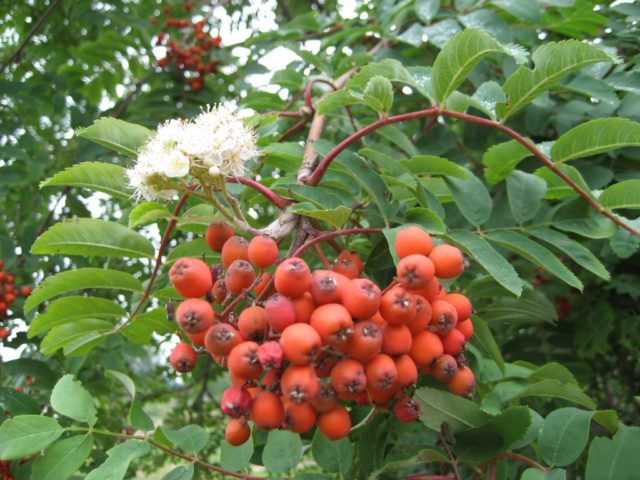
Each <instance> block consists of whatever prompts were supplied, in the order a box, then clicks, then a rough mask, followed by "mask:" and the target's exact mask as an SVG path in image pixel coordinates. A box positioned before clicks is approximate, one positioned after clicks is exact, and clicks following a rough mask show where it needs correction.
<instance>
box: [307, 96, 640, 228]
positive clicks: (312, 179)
mask: <svg viewBox="0 0 640 480" xmlns="http://www.w3.org/2000/svg"><path fill="white" fill-rule="evenodd" d="M438 116H443V117H450V118H456V119H458V120H464V121H467V122H471V123H477V124H479V125H484V126H487V127H490V128H493V129H495V130H499V131H500V132H502V133H504V134H505V135H508V136H510V137H511V138H513V139H514V140H515V141H517V142H518V143H520V144H521V145H522V146H523V147H525V148H526V149H527V150H529V151H530V152H531V153H532V154H533V155H534V156H535V157H536V158H537V159H538V160H540V162H541V163H542V164H544V165H545V166H546V167H547V168H548V169H549V170H551V171H552V172H553V173H554V174H555V175H557V176H558V177H560V178H561V179H562V181H564V182H565V183H566V184H567V185H569V186H570V187H571V188H572V189H573V190H574V191H575V192H576V193H577V194H578V195H580V196H581V197H582V198H583V199H584V200H585V201H586V202H587V203H588V204H589V205H590V206H591V207H592V208H593V209H594V210H596V211H597V212H598V213H600V214H601V215H604V216H605V217H607V218H608V219H610V220H611V221H612V222H614V223H615V224H617V225H619V226H620V227H622V228H624V229H625V230H627V231H629V232H631V233H633V234H634V235H636V236H638V237H640V231H638V230H636V229H634V228H633V227H631V226H629V225H627V224H626V223H624V222H623V221H621V220H620V219H619V218H618V217H617V216H616V215H614V214H613V213H611V212H609V211H608V210H607V209H606V208H605V207H604V206H603V205H602V204H600V203H599V202H598V201H597V200H595V199H594V198H593V197H592V196H591V195H590V194H589V192H587V191H585V190H583V189H582V188H581V187H580V186H579V185H578V184H577V183H576V182H574V181H573V180H572V179H571V178H570V177H569V176H568V175H566V174H565V173H564V172H562V170H560V169H559V168H558V167H557V165H556V164H555V163H553V161H552V160H551V159H549V158H548V157H547V156H546V155H545V154H544V153H542V152H541V151H540V150H538V148H537V147H536V146H535V145H534V144H533V143H531V142H530V141H529V140H527V139H526V138H524V137H523V136H522V135H520V134H519V133H518V132H516V131H515V130H513V129H512V128H510V127H507V126H506V125H504V124H502V123H499V122H496V121H493V120H489V119H487V118H483V117H478V116H476V115H470V114H468V113H461V112H455V111H453V110H447V109H444V108H440V107H438V106H434V107H430V108H427V109H425V110H418V111H415V112H409V113H402V114H399V115H393V116H390V117H382V118H380V119H379V120H377V121H376V122H373V123H371V124H369V125H367V126H366V127H364V128H362V129H360V130H358V131H357V132H355V133H353V134H351V135H349V136H348V137H347V138H345V139H344V140H343V141H342V142H340V143H339V144H338V145H336V146H335V147H334V148H333V149H332V150H331V151H330V152H329V153H328V154H327V156H326V157H325V158H324V159H323V160H322V161H321V162H320V163H319V164H318V165H317V167H316V168H315V169H314V170H313V172H312V173H310V174H308V175H304V174H303V175H301V176H300V175H299V177H298V179H299V180H300V181H302V182H303V183H305V184H307V185H317V184H318V183H320V180H322V177H323V176H324V174H325V172H326V170H327V169H328V168H329V165H331V162H332V161H333V160H334V159H335V158H336V157H337V156H338V155H339V154H340V153H342V152H343V151H344V150H346V149H347V148H348V147H349V146H351V145H352V144H353V143H355V142H356V141H358V140H359V139H361V138H362V137H364V136H366V135H368V134H369V133H371V132H374V131H375V130H378V129H379V128H382V127H384V126H386V125H391V124H393V123H399V122H404V121H407V120H415V119H418V118H425V117H436V118H437V117H438Z"/></svg>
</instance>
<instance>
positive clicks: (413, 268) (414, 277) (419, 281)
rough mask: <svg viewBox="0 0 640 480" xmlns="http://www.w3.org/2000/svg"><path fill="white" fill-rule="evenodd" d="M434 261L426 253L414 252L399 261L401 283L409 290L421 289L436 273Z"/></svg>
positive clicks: (398, 274)
mask: <svg viewBox="0 0 640 480" xmlns="http://www.w3.org/2000/svg"><path fill="white" fill-rule="evenodd" d="M435 272H436V269H435V267H434V266H433V262H432V261H431V260H429V258H428V257H425V256H424V255H419V254H417V253H413V254H411V255H407V256H406V257H404V258H403V259H402V260H400V261H399V262H398V267H397V268H396V274H397V276H398V281H399V282H400V285H401V286H403V287H404V288H406V289H407V290H420V289H421V288H424V287H426V286H427V285H428V284H429V282H431V280H433V277H434V275H435Z"/></svg>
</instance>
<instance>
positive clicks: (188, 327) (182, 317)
mask: <svg viewBox="0 0 640 480" xmlns="http://www.w3.org/2000/svg"><path fill="white" fill-rule="evenodd" d="M213 315H214V312H213V308H212V307H211V305H210V304H209V302H207V301H206V300H201V299H199V298H188V299H186V300H185V301H184V302H182V303H181V304H180V305H178V309H177V310H176V318H177V320H178V324H179V325H180V327H181V328H182V329H183V330H184V331H185V332H186V333H188V334H196V333H200V332H206V331H207V330H209V328H210V327H211V326H212V325H213Z"/></svg>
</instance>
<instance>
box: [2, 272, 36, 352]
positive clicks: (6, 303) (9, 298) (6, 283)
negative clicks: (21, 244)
mask: <svg viewBox="0 0 640 480" xmlns="http://www.w3.org/2000/svg"><path fill="white" fill-rule="evenodd" d="M14 280H15V279H14V276H13V275H11V274H10V273H9V272H5V271H4V260H2V259H0V321H2V320H4V319H5V318H6V317H7V312H8V311H9V307H10V306H11V304H12V303H13V302H14V301H15V300H16V297H17V296H18V295H22V296H23V297H27V296H29V295H31V287H27V286H24V287H18V286H16V285H14ZM10 333H11V332H10V331H9V329H8V328H0V341H2V340H4V339H5V338H7V337H8V336H9V334H10Z"/></svg>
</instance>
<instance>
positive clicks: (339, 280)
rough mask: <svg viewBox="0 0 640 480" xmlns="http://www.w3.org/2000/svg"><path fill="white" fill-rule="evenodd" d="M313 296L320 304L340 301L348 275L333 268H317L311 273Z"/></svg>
mask: <svg viewBox="0 0 640 480" xmlns="http://www.w3.org/2000/svg"><path fill="white" fill-rule="evenodd" d="M311 278H312V281H311V287H310V290H309V291H310V292H311V297H313V300H314V302H316V303H317V304H318V305H324V304H326V303H340V301H341V300H342V292H343V290H344V287H345V285H346V284H347V282H348V281H349V280H348V279H347V277H345V276H344V275H342V274H340V273H336V272H332V271H331V270H316V271H314V272H313V273H312V275H311Z"/></svg>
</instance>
